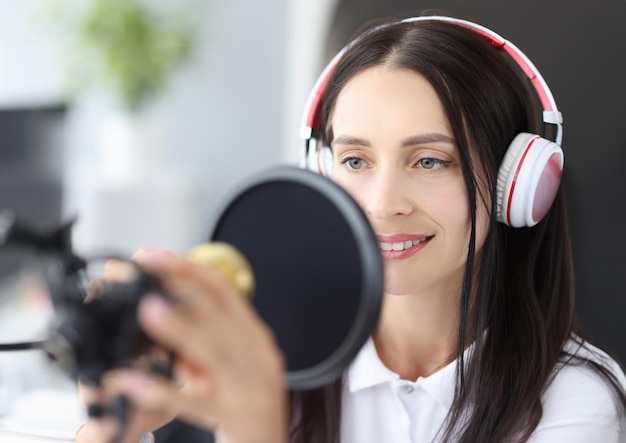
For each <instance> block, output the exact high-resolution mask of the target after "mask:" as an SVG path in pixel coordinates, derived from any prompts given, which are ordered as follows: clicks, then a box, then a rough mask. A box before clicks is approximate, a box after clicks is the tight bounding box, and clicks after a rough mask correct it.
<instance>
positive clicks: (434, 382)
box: [347, 337, 474, 408]
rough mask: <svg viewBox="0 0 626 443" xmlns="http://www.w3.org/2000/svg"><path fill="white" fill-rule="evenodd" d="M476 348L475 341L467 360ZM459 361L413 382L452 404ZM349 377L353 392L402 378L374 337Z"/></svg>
mask: <svg viewBox="0 0 626 443" xmlns="http://www.w3.org/2000/svg"><path fill="white" fill-rule="evenodd" d="M473 348H474V344H473V343H472V344H471V345H470V346H468V347H467V349H466V350H465V352H464V353H463V354H464V356H463V357H464V360H465V362H466V364H467V362H468V361H469V359H470V358H471V354H472V349H473ZM458 361H459V360H458V359H455V360H453V361H452V362H450V363H448V364H447V365H446V366H444V367H443V368H441V369H440V370H438V371H437V372H435V373H433V374H431V375H429V376H428V377H420V378H418V379H417V380H416V381H414V382H413V381H412V382H413V383H415V384H416V385H419V386H421V387H422V388H423V389H424V390H426V391H427V392H428V393H429V394H430V395H431V396H433V397H434V398H436V399H437V400H439V401H440V402H441V403H442V404H443V405H444V406H445V407H447V408H449V407H450V406H451V405H452V402H453V400H454V388H455V386H456V366H457V362H458ZM347 378H348V379H347V382H348V389H349V390H350V392H351V393H355V392H357V391H360V390H364V389H367V388H371V387H373V386H376V385H380V384H384V383H387V382H394V381H400V376H399V375H398V374H396V373H395V372H393V371H392V370H390V369H389V368H387V367H386V366H385V365H384V364H383V362H382V361H381V360H380V357H379V356H378V352H377V351H376V347H375V345H374V340H373V339H372V337H369V338H368V340H367V341H366V342H365V345H364V346H363V347H362V348H361V350H360V351H359V353H358V354H357V356H356V358H355V359H354V360H353V361H352V363H351V364H350V367H349V368H348V373H347Z"/></svg>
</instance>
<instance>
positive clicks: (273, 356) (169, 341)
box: [110, 251, 287, 443]
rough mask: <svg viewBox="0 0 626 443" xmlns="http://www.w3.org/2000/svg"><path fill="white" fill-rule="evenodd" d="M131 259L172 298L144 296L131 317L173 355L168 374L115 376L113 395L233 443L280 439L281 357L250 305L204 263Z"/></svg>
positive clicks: (162, 256) (146, 255)
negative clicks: (171, 373)
mask: <svg viewBox="0 0 626 443" xmlns="http://www.w3.org/2000/svg"><path fill="white" fill-rule="evenodd" d="M133 260H135V261H136V262H138V263H139V264H140V265H141V266H142V267H143V268H144V269H146V270H147V271H148V272H152V273H153V274H155V275H157V276H158V278H159V280H160V282H161V284H162V286H163V287H164V289H165V291H166V292H167V293H168V294H170V295H172V296H173V298H174V302H172V303H170V302H168V301H166V300H165V299H164V298H163V297H160V296H146V297H144V299H143V300H142V302H141V303H140V306H139V317H138V318H139V323H140V325H141V327H142V328H143V330H144V331H145V332H146V334H148V335H149V336H150V337H151V338H152V339H153V340H154V341H156V342H157V343H159V344H160V345H162V346H164V347H166V348H169V349H173V350H174V351H175V353H176V364H175V368H174V374H175V376H174V382H172V381H170V380H166V379H164V378H158V377H154V376H150V375H147V374H146V373H145V372H139V371H131V370H125V371H120V372H119V373H118V374H117V376H116V377H115V378H114V379H113V382H112V384H111V386H110V387H111V388H112V390H113V392H116V393H119V394H124V395H126V396H128V398H129V399H130V401H131V403H132V404H133V405H134V407H136V408H138V409H139V410H141V411H142V413H155V414H157V415H159V414H165V416H167V415H168V414H169V415H176V416H177V417H178V418H180V419H182V420H183V421H186V422H188V423H190V424H193V425H196V426H198V427H201V428H204V429H207V430H216V429H219V432H220V435H221V436H223V437H224V438H225V439H227V440H228V441H229V442H232V443H247V442H255V443H260V442H272V443H280V442H282V441H286V440H287V438H286V434H287V411H286V410H287V408H286V404H287V396H286V388H285V386H284V361H283V357H282V354H281V352H280V350H279V349H278V347H277V345H276V343H275V340H274V337H273V334H272V333H271V331H270V329H269V328H268V327H267V325H265V323H264V322H263V321H262V320H261V319H260V318H259V316H258V315H257V313H256V312H255V311H254V309H253V307H252V305H251V303H249V301H248V300H247V299H245V298H243V297H242V296H241V295H240V294H239V293H238V292H237V290H236V289H235V287H234V285H233V283H232V282H231V281H229V280H228V278H226V277H225V276H224V275H223V274H221V273H220V272H218V271H217V270H215V269H214V268H211V267H209V266H207V265H199V264H194V263H191V262H190V261H189V260H187V259H185V258H181V257H176V256H174V255H172V254H168V253H164V252H148V251H141V252H139V253H137V254H135V256H134V257H133Z"/></svg>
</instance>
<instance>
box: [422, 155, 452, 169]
mask: <svg viewBox="0 0 626 443" xmlns="http://www.w3.org/2000/svg"><path fill="white" fill-rule="evenodd" d="M448 164H450V161H449V160H442V159H440V158H433V157H425V158H422V159H420V160H419V161H418V162H417V165H418V166H419V167H420V168H422V169H425V170H427V171H432V170H435V169H439V168H442V167H445V166H447V165H448Z"/></svg>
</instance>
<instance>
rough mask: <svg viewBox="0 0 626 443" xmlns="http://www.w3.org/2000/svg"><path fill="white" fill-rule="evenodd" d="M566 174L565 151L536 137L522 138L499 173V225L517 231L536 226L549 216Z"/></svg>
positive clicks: (512, 146)
mask: <svg viewBox="0 0 626 443" xmlns="http://www.w3.org/2000/svg"><path fill="white" fill-rule="evenodd" d="M562 174H563V150H562V149H561V147H560V146H559V145H557V144H556V143H554V142H552V141H550V140H547V139H545V138H542V137H540V136H538V135H536V134H530V133H526V132H523V133H520V134H518V135H517V136H516V137H515V138H514V139H513V141H512V142H511V144H510V145H509V148H508V149H507V152H506V154H505V155H504V159H503V160H502V163H501V165H500V169H499V170H498V182H497V188H496V199H497V201H496V211H497V218H498V221H500V222H502V223H505V224H507V225H509V226H513V227H516V228H519V227H530V226H534V225H536V224H537V223H539V221H540V220H541V219H542V218H543V217H544V216H545V215H546V214H547V213H548V211H549V210H550V207H551V206H552V203H553V202H554V199H555V197H556V194H557V191H558V189H559V185H560V183H561V176H562Z"/></svg>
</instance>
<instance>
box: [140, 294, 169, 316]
mask: <svg viewBox="0 0 626 443" xmlns="http://www.w3.org/2000/svg"><path fill="white" fill-rule="evenodd" d="M171 312H172V308H171V307H170V306H169V303H168V302H167V301H166V300H165V299H164V298H163V296H162V295H159V294H147V295H145V296H144V297H143V298H142V299H141V301H140V302H139V308H138V314H139V317H140V318H141V319H143V320H146V321H149V322H161V321H164V320H166V319H167V318H168V317H169V316H170V315H171Z"/></svg>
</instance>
